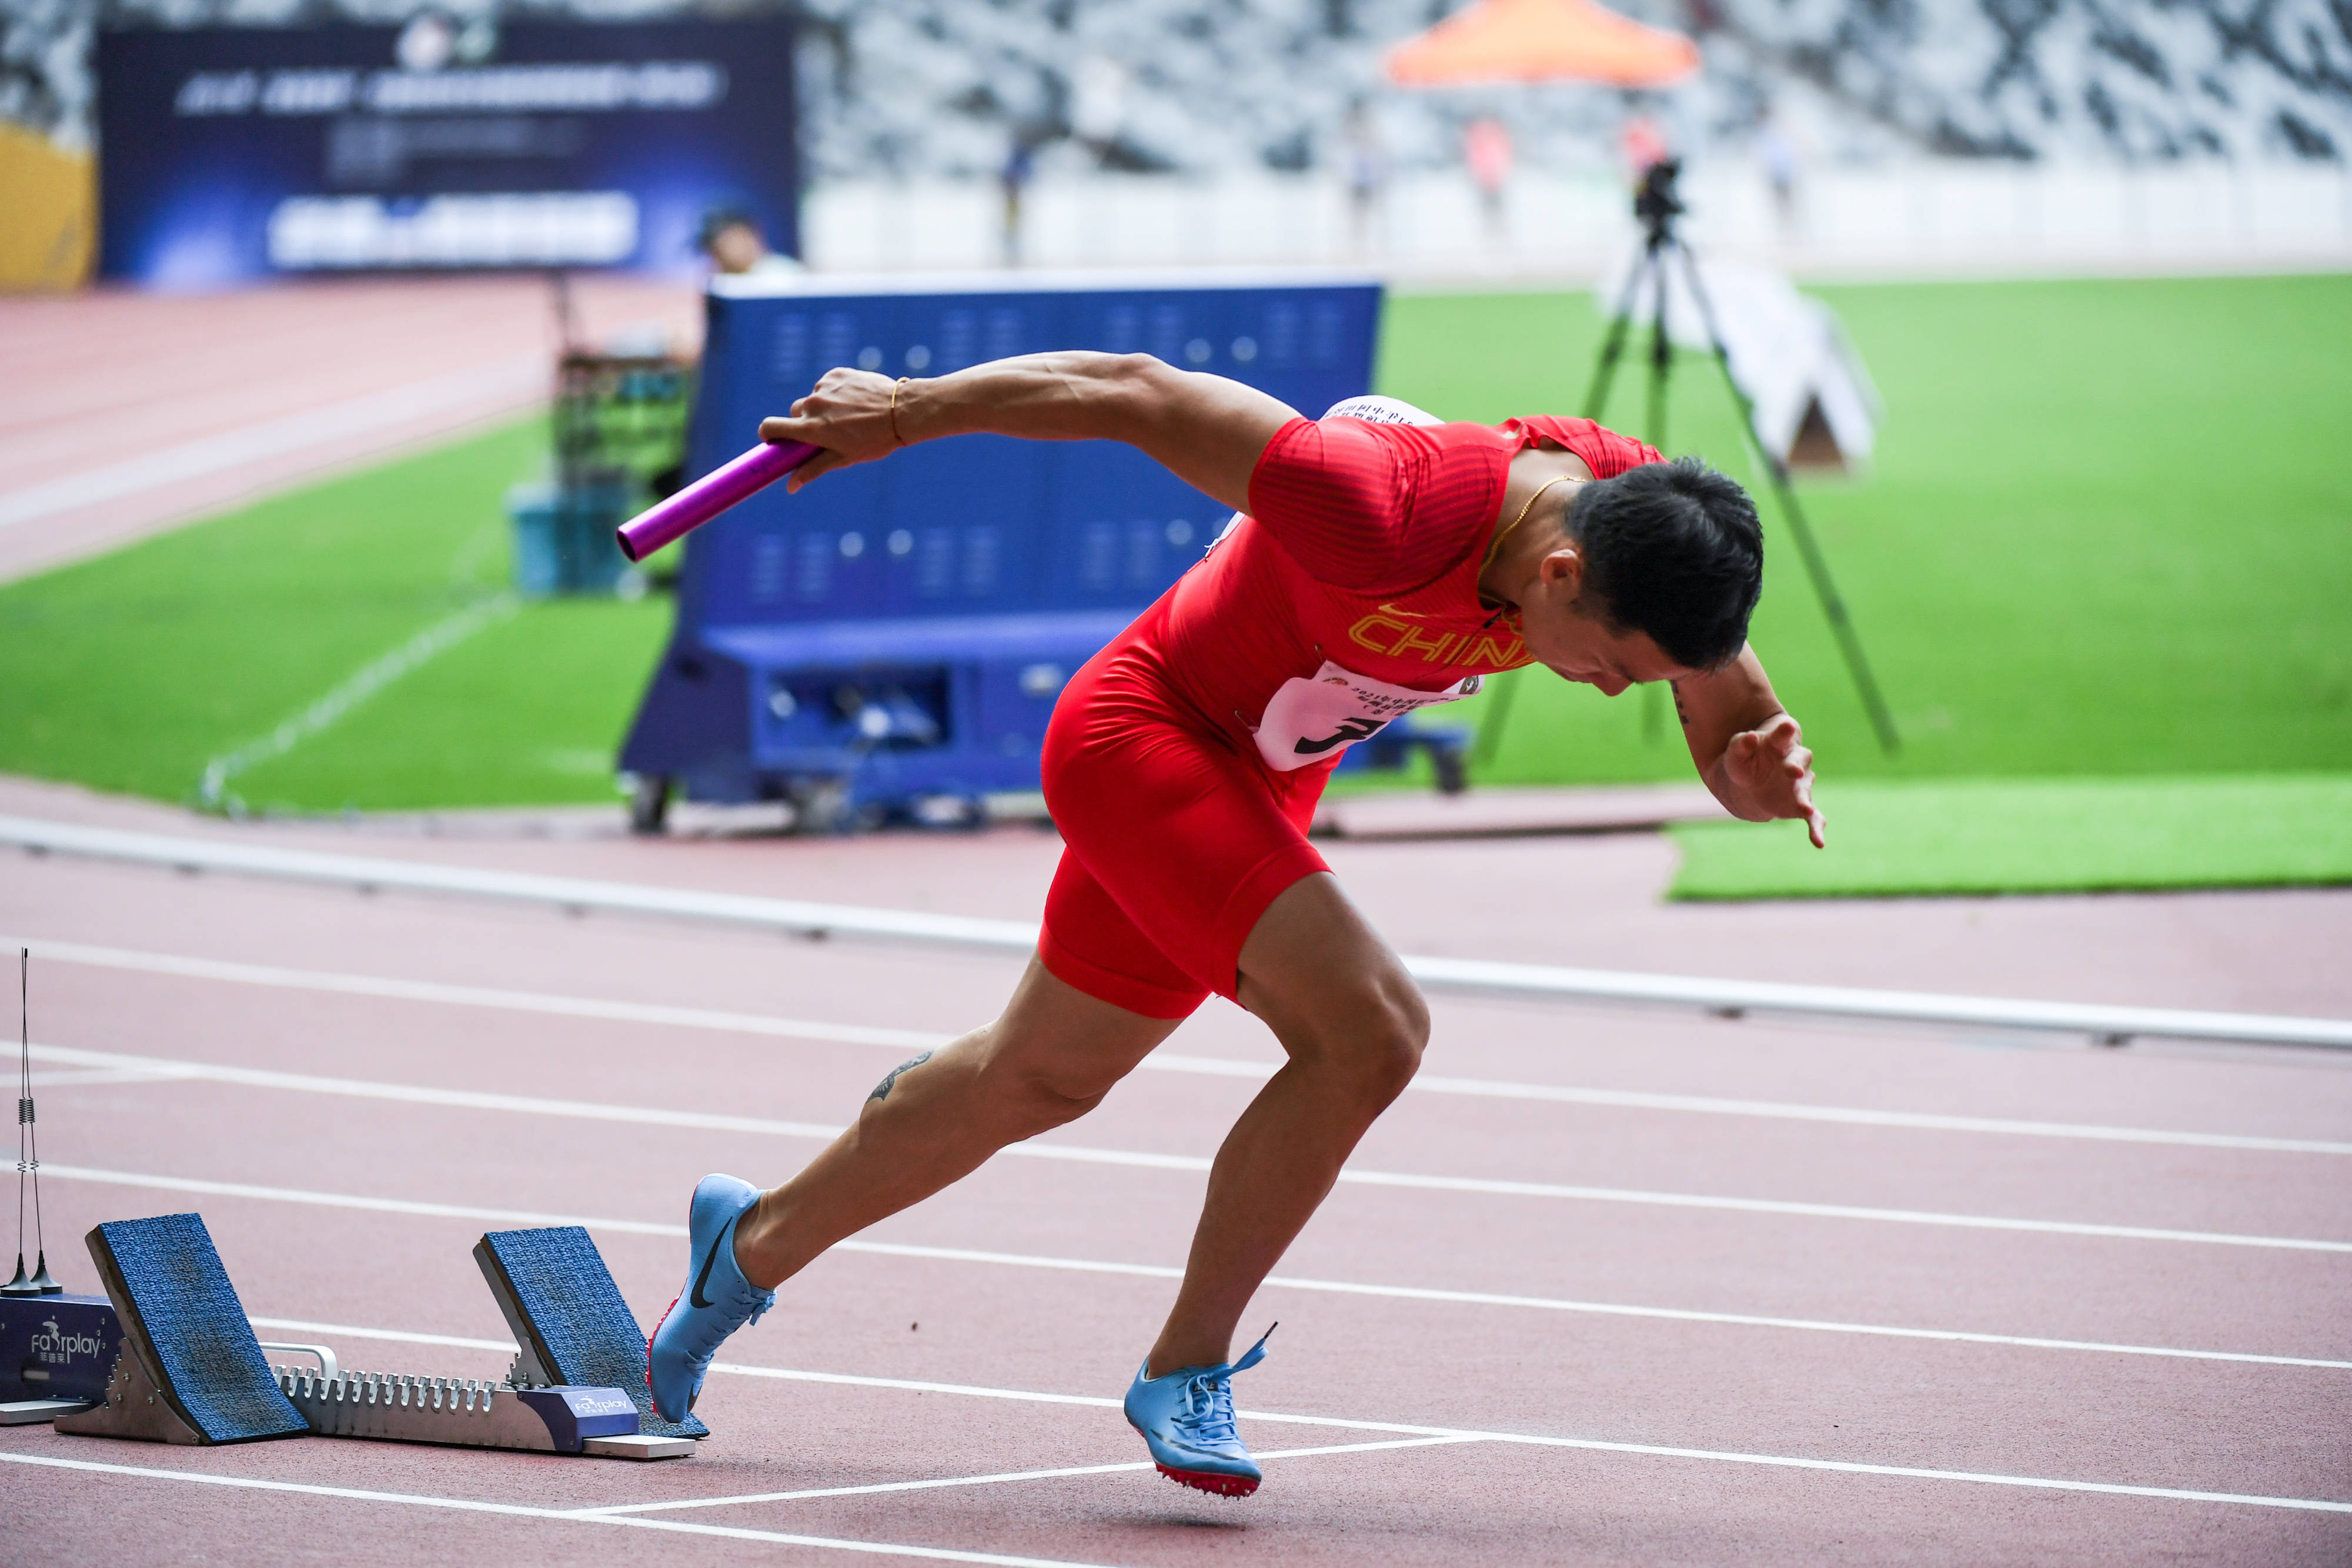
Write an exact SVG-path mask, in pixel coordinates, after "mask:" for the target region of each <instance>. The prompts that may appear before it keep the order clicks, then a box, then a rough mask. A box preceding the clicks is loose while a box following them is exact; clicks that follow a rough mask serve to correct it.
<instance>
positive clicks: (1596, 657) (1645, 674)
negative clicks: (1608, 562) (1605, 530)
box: [1519, 545, 1696, 697]
mask: <svg viewBox="0 0 2352 1568" xmlns="http://www.w3.org/2000/svg"><path fill="white" fill-rule="evenodd" d="M1519 634H1520V635H1521V636H1522V637H1524V638H1525V639H1526V640H1527V644H1528V653H1533V654H1534V655H1535V656H1536V661H1537V663H1538V664H1543V665H1545V666H1546V667H1547V668H1549V670H1551V672H1552V673H1553V674H1557V675H1559V677H1560V678H1561V679H1562V680H1569V681H1580V682H1582V683H1583V684H1584V685H1589V686H1598V687H1600V688H1601V693H1602V695H1606V696H1612V697H1613V696H1615V695H1617V694H1618V693H1619V692H1622V691H1623V690H1624V689H1625V688H1626V687H1628V686H1631V685H1640V684H1641V683H1642V682H1643V681H1678V680H1680V679H1682V678H1683V677H1684V676H1685V675H1688V674H1696V672H1695V671H1692V670H1688V669H1685V668H1684V667H1683V666H1682V665H1680V664H1675V662H1674V660H1672V659H1670V658H1668V657H1667V656H1666V654H1665V653H1664V651H1663V650H1662V649H1660V648H1659V646H1658V645H1657V643H1654V642H1653V641H1652V640H1651V638H1650V634H1649V633H1648V632H1624V631H1620V630H1618V629H1617V628H1616V627H1614V626H1612V625H1611V624H1610V623H1609V621H1608V619H1607V618H1606V617H1605V616H1603V615H1601V613H1599V610H1598V602H1597V601H1596V600H1595V598H1594V597H1593V596H1592V595H1591V594H1589V593H1587V592H1585V591H1584V562H1583V560H1582V559H1581V558H1580V556H1579V555H1578V554H1577V551H1576V549H1575V547H1574V546H1572V545H1563V546H1562V547H1561V548H1560V549H1556V550H1554V551H1552V552H1551V554H1549V555H1548V556H1546V557H1545V558H1544V559H1543V561H1542V563H1541V565H1540V567H1539V568H1538V574H1537V580H1536V581H1535V582H1534V583H1533V584H1532V585H1530V591H1528V592H1527V593H1525V594H1523V595H1522V596H1521V598H1520V601H1519Z"/></svg>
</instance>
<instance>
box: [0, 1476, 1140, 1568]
mask: <svg viewBox="0 0 2352 1568" xmlns="http://www.w3.org/2000/svg"><path fill="white" fill-rule="evenodd" d="M0 1463H6V1464H12V1465H39V1466H43V1467H45V1468H47V1469H60V1470H84V1471H89V1472H92V1473H95V1474H99V1475H114V1476H139V1477H142V1478H144V1479H151V1480H163V1481H187V1482H190V1483H192V1484H194V1485H197V1486H215V1487H236V1488H240V1489H244V1490H251V1491H274V1492H290V1493H292V1494H294V1495H295V1496H298V1497H331V1498H340V1499H342V1500H347V1501H352V1502H388V1503H398V1504H401V1505H402V1506H404V1507H407V1508H438V1509H452V1510H455V1511H458V1512H461V1513H497V1514H505V1515H507V1516H508V1517H509V1518H512V1519H551V1520H560V1521H563V1522H564V1523H567V1524H603V1525H610V1526H613V1527H614V1528H621V1529H636V1530H668V1531H677V1532H679V1533H681V1534H686V1535H712V1536H720V1537H724V1538H726V1539H729V1540H733V1541H758V1542H767V1543H769V1544H771V1545H776V1546H806V1547H812V1548H814V1549H816V1550H818V1551H826V1552H864V1553H866V1555H868V1556H872V1557H918V1558H924V1559H927V1560H929V1561H930V1562H934V1563H985V1564H988V1565H990V1568H1104V1565H1102V1564H1098V1563H1078V1562H1075V1561H1073V1560H1071V1559H1069V1558H1065V1557H1012V1556H1007V1555H1005V1554H1003V1553H1002V1552H955V1551H950V1550H949V1549H948V1548H946V1547H940V1546H902V1545H898V1544H895V1543H893V1542H885V1541H845V1540H841V1539H838V1538H836V1537H834V1536H826V1535H791V1534H787V1533H785V1532H784V1531H780V1530H749V1529H745V1528H743V1527H741V1526H737V1525H724V1524H695V1523H691V1522H689V1521H686V1520H682V1519H640V1518H638V1517H636V1516H635V1515H634V1514H603V1513H593V1512H581V1511H572V1510H566V1509H558V1508H531V1507H529V1506H527V1505H525V1504H522V1503H514V1502H483V1501H480V1500H476V1499H473V1498H458V1497H434V1496H430V1495H427V1494H425V1493H420V1492H393V1491H369V1490H365V1489H364V1488H361V1487H330V1486H316V1485H312V1484H310V1483H309V1482H305V1481H274V1480H264V1479H261V1478H259V1477H257V1476H218V1475H207V1474H205V1472H203V1471H200V1470H167V1469H155V1468H153V1467H152V1466H147V1465H110V1464H104V1463H100V1462H99V1461H96V1460H92V1459H61V1458H54V1457H52V1456H50V1455H47V1454H10V1453H0Z"/></svg>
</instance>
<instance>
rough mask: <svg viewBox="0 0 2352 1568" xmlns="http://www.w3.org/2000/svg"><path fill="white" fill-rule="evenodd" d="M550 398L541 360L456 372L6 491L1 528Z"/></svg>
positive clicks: (0, 512)
mask: <svg viewBox="0 0 2352 1568" xmlns="http://www.w3.org/2000/svg"><path fill="white" fill-rule="evenodd" d="M546 394H547V365H546V362H545V361H543V360H541V359H539V358H537V357H535V356H532V357H524V358H518V359H512V360H503V361H499V363H497V364H494V365H481V366H476V367H475V368H473V369H471V370H464V371H453V372H451V373H449V374H447V375H441V376H435V377H433V378H432V379H430V380H428V381H422V382H412V383H410V384H409V385H407V386H404V387H393V388H391V389H389V390H387V391H384V392H370V393H368V394H366V395H365V396H363V397H355V398H349V399H346V400H344V401H343V402H331V403H328V404H326V405H325V406H324V407H321V408H310V409H304V410H303V411H301V412H300V413H291V414H286V415H283V416H281V417H279V418H277V419H271V420H265V421H263V422H262V423H258V424H251V425H247V426H246V427H245V428H244V429H242V430H230V431H225V432H223V433H222V434H218V435H207V436H205V437H203V438H201V439H199V440H195V441H187V442H183V443H181V444H179V445H177V446H165V447H161V448H158V449H155V450H152V451H148V452H142V453H141V454H140V455H138V456H136V457H130V458H125V459H123V460H122V461H121V462H119V463H110V464H107V465H104V466H102V467H98V468H89V469H85V470H84V471H82V472H81V473H79V474H68V475H65V476H61V477H59V478H56V479H49V480H45V481H43V482H42V483H40V484H37V485H27V486H25V487H24V488H23V489H21V490H10V491H7V492H6V493H5V494H0V528H8V527H11V526H13V525H15V524H17V523H29V522H35V521H37V520H38V519H40V518H42V517H54V516H55V515H57V514H58V513H59V512H70V511H74V510H77V509H79V508H80V507H94V506H96V505H98V504H99V503H100V502H101V501H114V500H120V499H121V498H122V497H125V496H135V495H138V494H140V493H141V492H142V491H146V490H158V489H162V488H163V486H166V485H179V484H184V483H185V482H186V481H188V480H190V479H198V478H202V477H204V476H205V475H208V474H217V473H220V472H222V471H223V470H225V469H229V468H241V467H243V466H244V465H247V464H248V463H257V462H260V461H262V460H263V459H265V458H269V457H278V456H283V455H286V454H288V453H290V452H301V451H305V450H307V449H309V448H311V447H315V446H324V445H328V444H332V443H334V442H339V441H347V440H349V439H351V438H352V437H353V436H358V435H370V434H374V433H375V432H377V431H380V430H387V429H391V428H394V427H395V426H398V425H403V424H407V423H412V422H414V421H416V420H420V419H429V418H432V417H434V416H436V415H438V414H443V413H448V412H450V411H451V410H453V409H461V408H466V407H468V406H471V405H475V404H478V403H483V402H499V403H513V404H517V405H518V406H519V405H520V404H522V403H524V402H538V401H541V400H543V399H544V398H545V396H546Z"/></svg>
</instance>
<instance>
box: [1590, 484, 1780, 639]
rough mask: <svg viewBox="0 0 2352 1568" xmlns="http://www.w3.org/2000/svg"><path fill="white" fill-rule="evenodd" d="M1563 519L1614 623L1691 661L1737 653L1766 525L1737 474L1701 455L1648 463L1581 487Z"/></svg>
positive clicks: (1757, 587)
mask: <svg viewBox="0 0 2352 1568" xmlns="http://www.w3.org/2000/svg"><path fill="white" fill-rule="evenodd" d="M1567 528H1568V532H1569V536H1570V538H1573V539H1575V541H1576V543H1577V546H1578V548H1579V549H1580V551H1581V552H1582V554H1583V556H1584V561H1585V586H1586V588H1587V590H1588V591H1591V592H1592V593H1594V594H1596V595H1597V596H1598V597H1599V599H1600V601H1601V606H1602V607H1603V610H1604V612H1605V614H1606V616H1607V619H1608V621H1609V623H1610V624H1611V625H1612V626H1614V627H1616V628H1617V629H1618V630H1619V631H1622V632H1648V633H1649V635H1650V640H1651V641H1652V642H1654V643H1657V645H1658V647H1659V650H1660V651H1661V652H1663V653H1664V654H1665V655H1666V657H1668V658H1670V659H1672V660H1673V661H1674V662H1675V664H1681V665H1683V666H1685V668H1688V669H1693V670H1712V669H1716V668H1717V667H1719V666H1720V665H1723V664H1728V663H1729V662H1730V661H1731V660H1733V659H1735V658H1737V657H1738V654H1739V650H1740V649H1741V648H1742V647H1744V646H1745V645H1746V644H1747V642H1748V616H1749V615H1750V614H1752V613H1753V612H1755V609H1756V596H1757V594H1758V593H1759V591H1761V590H1762V588H1763V586H1764V528H1763V525H1762V524H1761V523H1759V521H1758V520H1757V517H1756V503H1755V502H1753V501H1751V500H1749V499H1748V492H1747V491H1745V490H1743V489H1741V488H1740V487H1739V486H1738V482H1737V481H1735V480H1733V479H1731V478H1729V477H1727V476H1724V475H1722V474H1718V473H1717V472H1716V471H1715V470H1714V469H1712V468H1710V467H1708V466H1707V465H1706V464H1704V463H1702V462H1700V461H1699V460H1698V459H1697V458H1696V457H1684V458H1678V459H1677V460H1675V462H1672V463H1645V464H1643V465H1642V466H1641V467H1639V468H1628V469H1627V470H1626V471H1625V472H1624V473H1622V474H1620V475H1618V476H1616V477H1615V478H1613V479H1601V480H1596V481H1594V482H1593V483H1591V484H1590V485H1587V486H1584V487H1583V488H1582V489H1581V490H1579V491H1578V492H1577V495H1576V501H1575V503H1574V505H1572V506H1571V507H1570V508H1569V512H1568V520H1567Z"/></svg>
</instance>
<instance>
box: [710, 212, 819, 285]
mask: <svg viewBox="0 0 2352 1568" xmlns="http://www.w3.org/2000/svg"><path fill="white" fill-rule="evenodd" d="M695 248H696V249H698V250H699V251H701V252H702V254H703V255H704V256H709V258H710V267H711V270H712V271H713V272H714V273H716V274H719V275H721V276H724V277H767V276H772V275H775V274H781V273H791V272H798V271H800V270H802V268H801V264H800V263H799V262H797V261H794V260H793V258H792V257H791V256H785V255H783V254H782V253H781V252H779V251H775V250H772V249H770V248H769V246H768V235H767V231H766V230H764V229H762V228H761V226H760V220H759V219H757V218H755V217H753V216H752V215H751V214H750V213H748V212H746V211H745V210H744V209H742V208H741V207H713V208H712V209H711V210H710V211H709V213H708V214H704V216H703V219H702V232H701V234H700V235H698V236H697V238H696V241H695Z"/></svg>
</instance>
